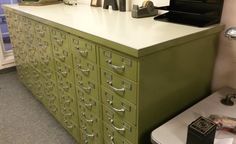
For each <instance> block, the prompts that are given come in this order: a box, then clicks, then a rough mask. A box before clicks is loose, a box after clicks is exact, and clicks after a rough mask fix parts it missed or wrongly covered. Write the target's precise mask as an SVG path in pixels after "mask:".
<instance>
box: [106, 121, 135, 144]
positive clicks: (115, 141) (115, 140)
mask: <svg viewBox="0 0 236 144" xmlns="http://www.w3.org/2000/svg"><path fill="white" fill-rule="evenodd" d="M103 132H104V141H105V144H131V142H129V141H128V140H127V139H125V138H123V137H122V136H120V135H119V134H118V133H117V132H116V131H115V129H113V128H111V127H110V126H109V125H108V124H106V123H104V128H103Z"/></svg>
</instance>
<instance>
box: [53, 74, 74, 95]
mask: <svg viewBox="0 0 236 144" xmlns="http://www.w3.org/2000/svg"><path fill="white" fill-rule="evenodd" d="M56 76H57V84H58V86H59V87H60V88H62V89H63V91H65V92H67V93H69V94H70V95H75V86H74V81H71V80H70V79H65V78H64V77H63V76H61V74H59V73H56Z"/></svg>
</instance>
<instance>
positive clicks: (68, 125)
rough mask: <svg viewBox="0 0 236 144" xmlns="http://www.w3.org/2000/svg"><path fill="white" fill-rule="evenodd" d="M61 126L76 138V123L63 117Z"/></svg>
mask: <svg viewBox="0 0 236 144" xmlns="http://www.w3.org/2000/svg"><path fill="white" fill-rule="evenodd" d="M63 126H64V128H65V129H66V130H67V131H68V132H69V133H70V134H71V135H72V136H73V137H74V138H75V139H78V137H79V135H78V125H77V124H76V123H74V122H73V121H70V120H67V119H63Z"/></svg>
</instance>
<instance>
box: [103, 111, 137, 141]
mask: <svg viewBox="0 0 236 144" xmlns="http://www.w3.org/2000/svg"><path fill="white" fill-rule="evenodd" d="M103 120H104V122H106V123H107V124H108V125H109V126H110V127H112V128H113V129H114V130H115V131H116V132H117V133H119V134H120V135H121V136H123V137H125V138H126V139H128V140H129V141H131V142H133V143H135V141H136V134H137V129H136V127H135V126H133V125H131V124H128V123H126V122H124V121H122V120H120V119H118V118H115V117H112V116H109V115H107V114H104V115H103Z"/></svg>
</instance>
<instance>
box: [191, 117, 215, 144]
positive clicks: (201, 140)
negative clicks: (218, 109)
mask: <svg viewBox="0 0 236 144" xmlns="http://www.w3.org/2000/svg"><path fill="white" fill-rule="evenodd" d="M216 127H217V125H216V124H215V123H214V122H213V121H211V120H209V119H207V118H204V117H199V118H198V119H197V120H195V121H193V122H192V123H191V124H190V125H189V126H188V135H187V144H214V139H215V132H216Z"/></svg>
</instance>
